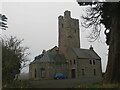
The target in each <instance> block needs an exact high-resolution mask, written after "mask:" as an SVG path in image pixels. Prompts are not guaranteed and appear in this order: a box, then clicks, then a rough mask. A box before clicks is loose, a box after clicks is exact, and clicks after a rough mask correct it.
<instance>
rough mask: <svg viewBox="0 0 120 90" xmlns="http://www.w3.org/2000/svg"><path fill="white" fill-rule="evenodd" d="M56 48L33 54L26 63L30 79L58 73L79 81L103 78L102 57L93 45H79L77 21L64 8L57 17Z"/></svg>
mask: <svg viewBox="0 0 120 90" xmlns="http://www.w3.org/2000/svg"><path fill="white" fill-rule="evenodd" d="M58 26H59V27H58V29H59V30H58V31H59V37H58V47H57V46H55V47H53V48H52V49H49V50H48V51H45V50H43V52H42V54H40V55H38V56H36V57H35V59H34V61H33V62H31V63H30V65H29V76H30V77H29V78H30V79H32V80H40V79H53V77H54V75H55V73H58V72H61V73H63V74H64V75H65V76H66V77H67V78H75V79H80V80H87V81H90V80H92V81H93V80H94V81H101V80H102V68H101V58H100V56H99V55H98V54H97V53H96V52H95V51H94V49H93V47H92V46H90V48H89V49H83V48H81V47H80V37H79V33H80V32H79V20H78V19H74V18H71V12H70V11H65V12H64V16H59V17H58Z"/></svg>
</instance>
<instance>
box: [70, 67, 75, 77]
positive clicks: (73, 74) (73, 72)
mask: <svg viewBox="0 0 120 90" xmlns="http://www.w3.org/2000/svg"><path fill="white" fill-rule="evenodd" d="M75 71H76V70H75V69H72V70H71V75H72V76H71V77H72V78H76V74H75Z"/></svg>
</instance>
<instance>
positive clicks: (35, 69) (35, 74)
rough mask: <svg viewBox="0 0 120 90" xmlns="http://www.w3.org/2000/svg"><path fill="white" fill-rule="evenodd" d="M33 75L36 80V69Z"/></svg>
mask: <svg viewBox="0 0 120 90" xmlns="http://www.w3.org/2000/svg"><path fill="white" fill-rule="evenodd" d="M34 75H35V78H36V69H35V73H34Z"/></svg>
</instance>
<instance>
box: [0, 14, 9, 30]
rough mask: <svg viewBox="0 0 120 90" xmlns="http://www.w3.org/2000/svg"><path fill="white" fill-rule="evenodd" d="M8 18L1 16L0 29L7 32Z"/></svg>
mask: <svg viewBox="0 0 120 90" xmlns="http://www.w3.org/2000/svg"><path fill="white" fill-rule="evenodd" d="M7 19H8V18H7V17H6V16H5V15H2V14H0V28H1V29H2V30H6V28H8V26H7V24H6V22H7Z"/></svg>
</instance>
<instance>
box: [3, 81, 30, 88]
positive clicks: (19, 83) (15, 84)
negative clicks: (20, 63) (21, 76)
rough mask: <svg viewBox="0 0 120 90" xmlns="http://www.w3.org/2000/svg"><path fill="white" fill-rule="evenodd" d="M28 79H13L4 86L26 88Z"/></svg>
mask: <svg viewBox="0 0 120 90" xmlns="http://www.w3.org/2000/svg"><path fill="white" fill-rule="evenodd" d="M28 87H29V80H15V81H13V82H11V83H10V84H8V85H7V87H5V88H28Z"/></svg>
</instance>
